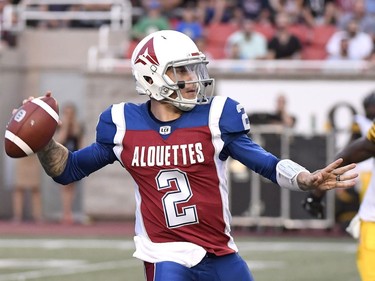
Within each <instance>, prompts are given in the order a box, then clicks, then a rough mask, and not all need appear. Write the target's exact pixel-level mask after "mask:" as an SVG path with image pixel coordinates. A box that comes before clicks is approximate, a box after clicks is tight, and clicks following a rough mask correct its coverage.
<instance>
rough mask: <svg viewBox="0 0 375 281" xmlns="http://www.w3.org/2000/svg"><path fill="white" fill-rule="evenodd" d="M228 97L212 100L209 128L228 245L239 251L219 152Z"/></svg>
mask: <svg viewBox="0 0 375 281" xmlns="http://www.w3.org/2000/svg"><path fill="white" fill-rule="evenodd" d="M226 100H227V98H226V97H223V96H216V97H214V99H213V100H212V104H211V108H210V113H209V128H210V131H211V134H212V144H213V146H214V147H215V157H214V160H215V165H216V170H217V176H218V179H219V181H220V183H219V185H220V187H219V188H220V194H221V200H222V203H223V218H224V221H225V233H226V235H228V237H229V238H230V240H229V243H228V247H230V248H231V249H233V250H235V251H238V248H237V246H236V244H234V241H233V238H232V236H231V235H230V222H231V219H232V217H231V214H230V211H229V201H228V192H229V191H228V187H227V186H228V185H227V181H228V179H227V169H226V162H225V161H221V160H220V159H219V154H220V152H221V150H222V149H223V147H224V142H223V140H222V139H221V132H220V127H219V121H220V117H221V114H222V113H223V109H224V105H225V102H226Z"/></svg>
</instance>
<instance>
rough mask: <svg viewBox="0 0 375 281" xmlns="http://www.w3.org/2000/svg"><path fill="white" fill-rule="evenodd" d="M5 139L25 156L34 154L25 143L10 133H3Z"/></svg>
mask: <svg viewBox="0 0 375 281" xmlns="http://www.w3.org/2000/svg"><path fill="white" fill-rule="evenodd" d="M5 138H6V139H8V140H10V141H11V142H13V143H14V144H15V145H17V146H18V147H19V148H20V149H21V150H22V151H23V152H25V153H26V155H31V154H33V153H34V151H33V150H32V149H31V147H30V146H28V145H27V143H25V142H24V141H23V140H22V139H21V138H19V137H18V136H16V135H15V134H13V133H12V132H11V131H8V130H6V131H5Z"/></svg>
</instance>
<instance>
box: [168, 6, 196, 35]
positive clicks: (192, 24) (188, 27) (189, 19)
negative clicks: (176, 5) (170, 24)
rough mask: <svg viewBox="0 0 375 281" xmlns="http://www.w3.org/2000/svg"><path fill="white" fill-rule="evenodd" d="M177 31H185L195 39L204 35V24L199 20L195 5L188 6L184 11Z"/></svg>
mask: <svg viewBox="0 0 375 281" xmlns="http://www.w3.org/2000/svg"><path fill="white" fill-rule="evenodd" d="M175 29H176V30H177V31H180V32H182V33H185V34H186V35H187V36H189V37H190V38H191V39H193V40H194V41H197V39H199V38H201V37H202V36H203V26H202V25H201V23H200V22H199V21H198V20H197V16H196V10H195V8H194V7H186V8H184V9H183V11H182V20H181V21H180V22H179V23H178V24H177V26H176V28H175Z"/></svg>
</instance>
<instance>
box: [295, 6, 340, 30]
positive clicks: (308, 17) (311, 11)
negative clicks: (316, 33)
mask: <svg viewBox="0 0 375 281" xmlns="http://www.w3.org/2000/svg"><path fill="white" fill-rule="evenodd" d="M302 12H303V18H304V21H305V23H306V24H307V25H308V26H310V27H314V26H315V25H330V24H333V25H334V24H336V18H337V9H336V5H335V2H334V0H319V1H316V0H303V9H302Z"/></svg>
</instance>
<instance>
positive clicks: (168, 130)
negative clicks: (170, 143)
mask: <svg viewBox="0 0 375 281" xmlns="http://www.w3.org/2000/svg"><path fill="white" fill-rule="evenodd" d="M170 133H171V126H163V127H160V128H159V134H161V135H169V134H170Z"/></svg>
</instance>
